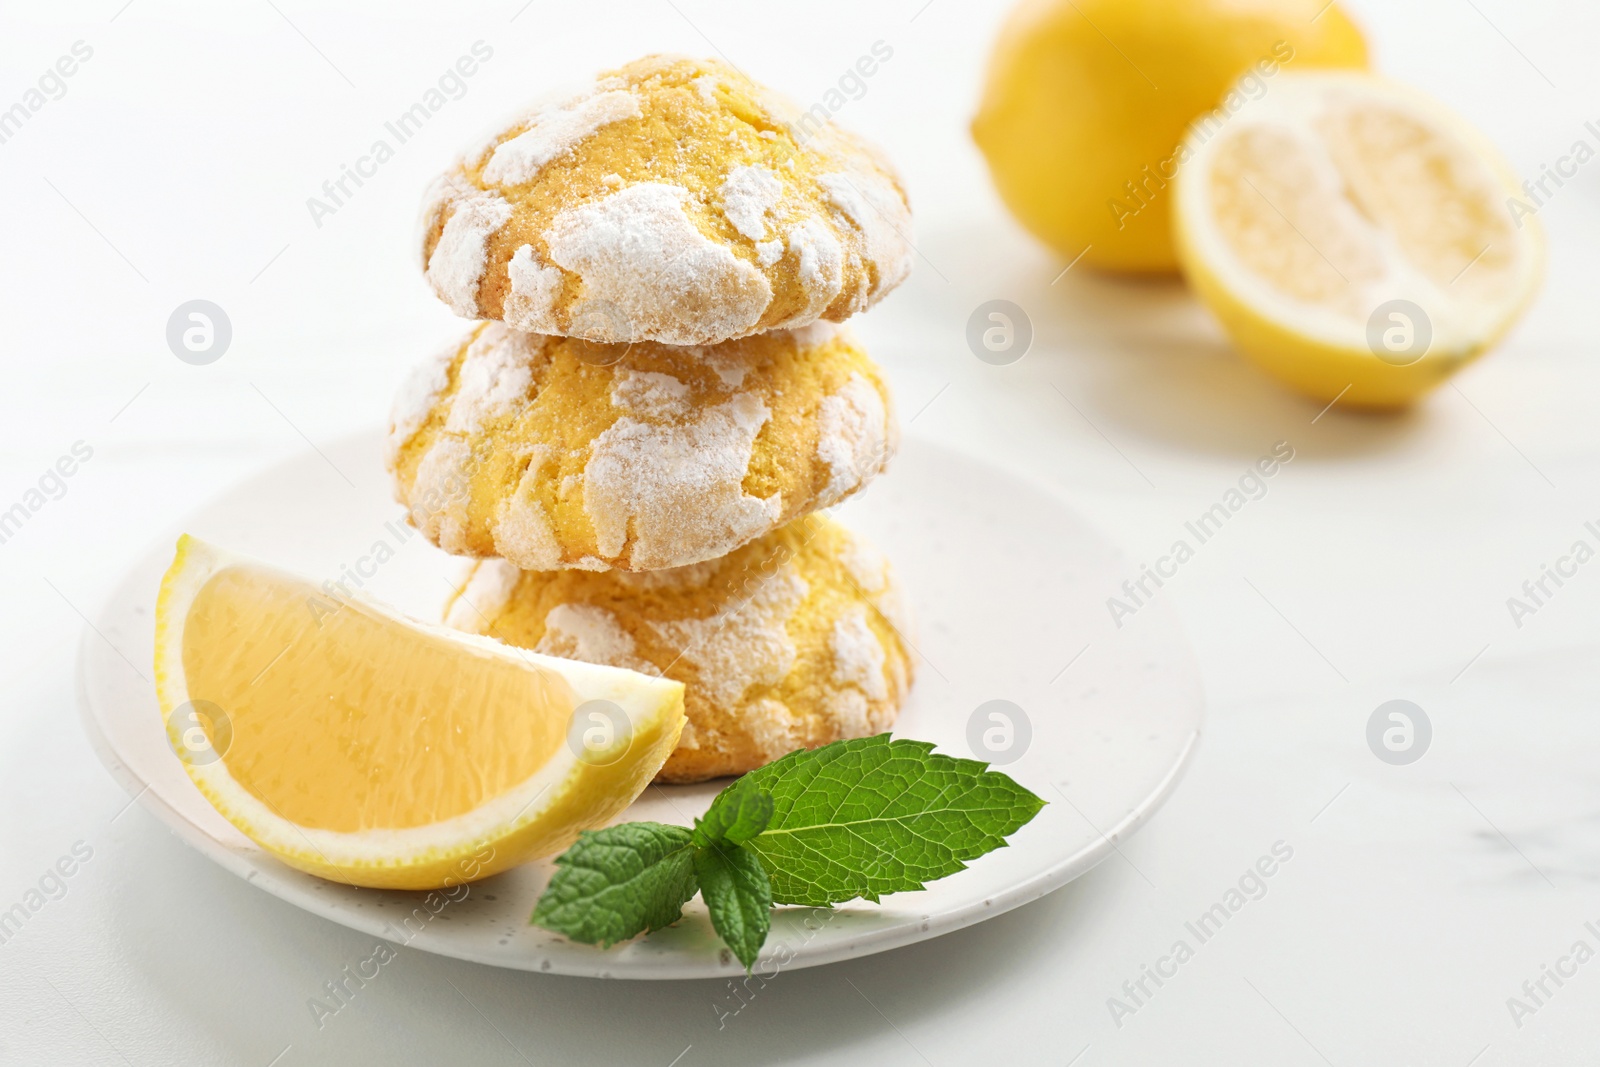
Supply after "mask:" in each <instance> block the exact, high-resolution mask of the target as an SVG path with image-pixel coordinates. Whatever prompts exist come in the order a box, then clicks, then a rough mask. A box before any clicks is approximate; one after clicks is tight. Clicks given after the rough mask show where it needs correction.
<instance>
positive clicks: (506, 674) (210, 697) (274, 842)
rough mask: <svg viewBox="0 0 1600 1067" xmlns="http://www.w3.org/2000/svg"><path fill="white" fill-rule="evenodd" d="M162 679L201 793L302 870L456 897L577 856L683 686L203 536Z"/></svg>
mask: <svg viewBox="0 0 1600 1067" xmlns="http://www.w3.org/2000/svg"><path fill="white" fill-rule="evenodd" d="M155 672H156V675H155V676H156V691H157V695H158V697H159V700H160V705H161V712H162V715H163V716H164V718H165V720H166V724H167V736H168V741H169V742H170V743H171V745H172V747H173V751H174V752H176V753H177V754H178V757H179V759H180V760H181V761H182V762H183V765H184V768H185V769H186V770H187V771H188V773H189V776H190V777H191V778H192V779H193V780H194V783H195V785H196V786H198V787H199V789H200V791H201V792H202V793H203V794H205V797H206V799H207V800H209V801H210V802H211V803H212V805H213V806H215V807H216V809H217V810H218V811H219V812H221V813H222V815H223V816H225V817H226V818H227V819H228V821H229V822H231V823H233V825H234V826H236V827H238V828H239V830H240V831H242V832H243V833H244V834H245V835H246V836H247V837H249V838H250V839H251V840H252V841H255V842H256V843H257V844H259V845H260V846H261V847H262V848H264V849H266V850H267V851H269V852H271V853H272V854H273V855H275V856H277V857H278V858H279V859H281V860H283V861H284V862H285V863H287V864H289V865H290V866H293V867H296V868H299V869H300V870H303V871H309V872H310V873H312V874H315V875H319V876H321V877H323V878H328V879H332V880H334V881H338V882H345V883H349V884H353V885H361V886H377V887H384V888H397V889H436V888H441V887H448V886H452V885H455V884H458V883H462V882H468V881H472V880H474V879H477V878H483V877H486V876H488V875H490V874H494V873H496V872H498V871H502V870H505V869H506V868H508V867H511V866H514V865H516V864H519V863H523V862H526V861H527V860H530V859H534V858H537V857H540V856H547V855H550V854H552V853H556V852H559V851H561V850H562V849H564V848H566V847H567V846H568V845H569V844H571V843H572V842H573V841H574V840H576V838H577V836H578V832H579V831H580V830H585V829H591V828H594V827H597V826H601V825H604V824H605V823H607V822H608V821H610V820H611V819H613V818H615V817H616V816H617V815H618V814H620V813H621V812H622V810H623V809H624V808H626V807H627V806H628V805H629V804H630V803H632V801H633V799H634V798H635V797H637V796H638V795H639V794H640V793H641V792H642V791H643V790H644V789H645V787H646V786H647V785H649V784H650V780H651V779H652V778H653V777H654V776H655V773H656V772H657V771H658V770H659V769H660V768H661V765H662V764H663V763H664V762H666V759H667V756H668V755H669V754H670V753H671V752H672V749H673V747H674V746H675V745H676V744H677V741H678V734H679V732H680V731H681V730H682V728H683V722H684V716H683V686H682V685H680V684H679V683H677V682H672V681H668V680H667V679H664V678H652V677H648V676H646V675H642V674H638V673H636V672H634V671H628V670H622V669H620V668H615V667H604V666H598V665H594V664H587V663H579V662H575V661H571V660H565V659H555V658H552V657H548V656H541V655H537V654H535V653H532V652H527V651H524V650H520V649H514V648H511V647H509V646H507V645H504V644H501V643H500V642H498V641H495V640H493V639H491V638H486V637H477V636H472V635H467V634H462V633H458V632H456V631H453V630H447V629H444V628H443V627H439V626H433V625H430V624H427V623H423V622H418V621H416V620H413V619H410V618H407V617H405V616H403V615H401V614H399V613H397V612H395V611H394V610H392V609H390V608H388V607H385V606H383V605H381V604H378V603H376V602H374V601H371V600H367V599H363V598H360V597H345V596H343V595H341V596H339V597H337V598H332V597H329V596H328V595H327V594H325V593H324V592H323V591H322V590H321V589H319V588H318V586H317V585H316V584H315V583H313V582H311V581H308V580H306V579H304V578H299V577H295V576H293V575H289V574H285V573H282V572H279V571H277V570H274V569H272V568H270V567H267V566H265V565H263V564H259V563H256V562H254V561H252V560H248V559H244V558H241V557H237V556H233V555H231V554H228V553H225V552H223V551H220V550H218V549H217V548H214V547H213V546H211V545H208V544H206V543H205V542H202V541H199V540H196V539H195V538H192V537H188V536H185V537H183V538H181V539H180V540H179V542H178V549H177V556H176V558H175V559H174V560H173V561H172V566H171V567H170V568H169V569H168V571H167V574H166V577H165V578H164V579H163V581H162V583H161V593H160V598H159V600H158V601H157V604H156V648H155Z"/></svg>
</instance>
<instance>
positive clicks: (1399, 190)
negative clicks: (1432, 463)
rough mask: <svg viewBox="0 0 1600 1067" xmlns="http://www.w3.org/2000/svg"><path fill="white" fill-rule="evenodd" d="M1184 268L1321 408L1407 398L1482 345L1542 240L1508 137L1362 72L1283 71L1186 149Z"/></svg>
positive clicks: (1517, 302) (1517, 299)
mask: <svg viewBox="0 0 1600 1067" xmlns="http://www.w3.org/2000/svg"><path fill="white" fill-rule="evenodd" d="M1177 186H1178V188H1177V197H1176V237H1177V242H1178V248H1179V255H1180V258H1181V260H1182V262H1183V267H1184V272H1185V274H1186V275H1187V276H1188V278H1189V280H1190V282H1191V283H1192V284H1193V285H1194V287H1195V289H1196V291H1197V292H1198V293H1199V294H1200V296H1201V298H1202V299H1203V300H1205V302H1206V303H1207V304H1208V305H1209V306H1210V308H1211V309H1212V311H1213V312H1215V313H1216V315H1217V317H1218V318H1219V319H1220V320H1221V322H1222V324H1223V327H1224V328H1225V329H1226V330H1227V331H1228V333H1229V335H1230V336H1231V338H1232V339H1233V341H1234V343H1235V344H1236V345H1237V346H1238V347H1239V349H1240V350H1241V351H1243V352H1244V353H1245V354H1246V355H1247V356H1249V357H1251V358H1252V359H1254V360H1255V361H1256V362H1257V363H1259V364H1261V365H1262V366H1263V367H1264V368H1266V369H1267V370H1268V371H1269V372H1271V373H1272V374H1274V375H1275V376H1277V377H1278V378H1280V379H1282V380H1283V381H1285V382H1287V383H1288V384H1290V385H1291V386H1293V387H1295V388H1297V389H1299V390H1301V391H1302V392H1305V393H1307V394H1309V395H1311V396H1313V397H1316V398H1317V399H1320V400H1325V401H1331V400H1333V399H1334V398H1335V397H1336V396H1339V397H1342V398H1343V401H1344V402H1345V403H1350V404H1359V405H1369V406H1394V405H1400V404H1405V403H1408V402H1410V401H1412V400H1414V399H1416V398H1417V397H1418V396H1421V395H1422V394H1424V393H1426V392H1427V391H1428V390H1430V389H1432V388H1433V387H1435V386H1437V385H1439V384H1440V383H1441V382H1443V381H1444V380H1445V379H1446V378H1447V377H1448V376H1449V375H1450V374H1452V373H1453V372H1454V371H1456V370H1457V369H1459V368H1460V367H1461V366H1463V365H1464V364H1465V363H1467V362H1468V361H1469V360H1471V359H1472V358H1474V357H1476V356H1477V355H1479V354H1480V353H1482V352H1483V351H1485V350H1486V349H1487V348H1488V347H1489V346H1490V345H1491V344H1493V343H1494V341H1496V340H1497V339H1498V338H1499V337H1500V336H1501V335H1502V334H1503V333H1504V332H1505V331H1506V330H1507V329H1508V328H1509V327H1510V326H1511V324H1512V323H1513V322H1514V321H1515V320H1516V318H1517V316H1518V315H1520V314H1521V312H1522V311H1523V309H1524V308H1525V307H1526V306H1527V304H1528V302H1529V301H1530V300H1531V298H1532V296H1533V293H1534V291H1535V290H1536V289H1537V287H1538V283H1539V278H1540V275H1541V272H1542V267H1543V240H1542V237H1541V235H1540V232H1539V229H1538V227H1537V224H1536V221H1535V220H1533V219H1532V218H1527V217H1522V216H1521V215H1520V214H1519V213H1517V212H1515V211H1514V210H1513V209H1512V204H1513V198H1517V197H1520V196H1521V195H1522V194H1521V191H1520V189H1519V188H1518V187H1517V184H1516V180H1515V178H1514V177H1513V176H1512V172H1511V169H1510V168H1509V166H1507V165H1506V164H1505V162H1504V161H1503V160H1502V159H1501V158H1500V156H1499V154H1498V153H1497V152H1496V151H1495V149H1494V148H1493V146H1491V145H1490V144H1488V142H1487V141H1485V140H1484V138H1483V137H1482V136H1481V135H1480V134H1478V133H1477V131H1475V130H1474V129H1472V128H1471V127H1470V126H1469V125H1467V124H1466V123H1465V122H1464V121H1463V120H1462V119H1460V118H1459V117H1457V116H1455V115H1454V114H1453V113H1451V112H1450V111H1448V110H1447V109H1445V108H1444V107H1443V106H1442V105H1440V104H1438V103H1436V102H1435V101H1433V100H1431V99H1429V98H1427V97H1425V96H1423V95H1421V94H1420V93H1417V92H1415V91H1414V90H1411V89H1408V88H1405V87H1403V86H1400V85H1397V84H1395V83H1393V82H1390V81H1387V80H1385V79H1383V78H1380V77H1377V76H1375V75H1371V74H1365V73H1361V72H1354V71H1350V72H1320V73H1292V72H1288V71H1286V72H1284V73H1282V74H1281V75H1280V76H1279V77H1278V78H1277V79H1276V80H1274V81H1273V83H1272V84H1271V85H1270V86H1269V87H1268V89H1267V91H1266V92H1265V93H1263V94H1261V95H1260V96H1259V97H1258V98H1257V99H1255V100H1252V101H1250V102H1248V103H1246V104H1244V105H1243V106H1242V107H1240V108H1238V109H1237V110H1236V111H1235V112H1233V113H1231V114H1230V113H1228V112H1222V111H1219V112H1215V113H1213V114H1211V115H1208V116H1206V117H1204V118H1202V119H1200V120H1198V121H1197V122H1196V123H1195V124H1194V125H1193V126H1192V127H1191V128H1190V131H1189V134H1188V136H1187V138H1186V139H1185V142H1184V156H1183V168H1182V170H1181V171H1180V172H1179V177H1178V182H1177Z"/></svg>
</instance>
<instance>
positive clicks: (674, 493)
mask: <svg viewBox="0 0 1600 1067" xmlns="http://www.w3.org/2000/svg"><path fill="white" fill-rule="evenodd" d="M897 440H898V428H897V427H896V425H895V421H894V416H893V412H892V409H891V407H890V403H889V392H888V387H887V386H886V385H885V384H884V382H883V379H882V377H881V375H880V374H879V372H878V368H877V367H876V366H875V365H874V364H873V362H872V361H871V360H870V359H869V358H868V357H867V354H866V353H865V352H864V351H863V350H862V348H861V347H860V345H859V344H858V343H857V342H856V340H855V338H854V337H853V335H852V334H851V333H850V332H849V331H848V330H846V329H842V328H839V327H836V326H833V325H831V324H826V323H818V324H815V325H812V326H809V327H805V328H803V329H799V330H776V331H773V332H771V333H764V334H757V335H755V336H752V337H746V338H741V339H739V340H735V341H727V342H724V343H722V344H719V345H712V346H706V347H674V346H669V345H662V344H656V343H653V342H641V343H637V344H633V345H624V344H616V345H605V344H597V343H594V342H589V341H583V340H579V339H577V338H569V337H551V336H546V335H543V334H532V333H520V332H518V331H515V330H511V329H508V328H507V327H506V326H505V325H504V324H503V323H499V322H489V323H482V324H480V325H479V326H477V327H476V328H475V329H474V330H473V331H472V333H471V334H470V335H468V337H467V338H466V339H465V340H464V341H463V342H461V343H460V344H458V345H453V346H451V347H450V348H448V349H446V350H445V351H443V352H441V353H439V354H438V355H437V356H435V357H434V358H432V359H430V360H428V361H426V362H425V363H423V364H422V365H420V366H419V367H417V369H416V370H415V371H414V372H413V373H412V376H411V378H410V380H409V381H408V383H407V384H406V386H405V388H404V389H403V390H402V392H401V395H400V396H399V398H398V399H397V401H396V403H395V409H394V414H393V417H392V420H391V427H390V433H389V444H388V456H387V461H388V466H389V470H390V471H391V472H392V473H393V475H394V478H395V494H396V498H397V499H398V500H399V501H400V502H401V503H402V504H404V505H405V506H406V507H407V509H408V516H407V517H408V519H409V520H410V522H411V523H412V525H414V526H416V527H417V528H418V529H419V530H421V531H422V532H423V533H424V534H425V535H426V536H427V537H428V539H429V540H430V541H432V542H433V543H434V544H436V545H438V546H439V547H440V548H442V549H444V550H445V551H447V552H451V553H454V554H456V555H463V556H479V557H489V556H500V557H502V558H504V559H506V560H509V561H510V562H511V563H513V564H515V565H516V566H518V567H520V568H522V569H523V570H556V569H559V568H577V569H582V570H608V569H618V570H629V571H643V570H657V569H660V568H664V567H681V566H684V565H686V564H690V563H699V562H701V561H703V560H708V559H714V558H716V557H718V556H721V555H724V554H726V553H728V552H731V551H732V550H733V549H735V548H738V547H739V546H740V545H742V544H745V543H746V542H748V541H751V540H753V539H754V538H756V537H759V536H761V535H762V534H764V533H766V532H767V531H769V530H772V529H774V528H776V527H778V526H781V525H783V524H784V523H786V522H789V521H791V520H793V519H796V518H799V517H800V516H802V515H806V514H809V513H810V512H812V511H815V510H817V509H818V508H824V507H829V506H831V505H833V504H835V503H838V502H839V501H841V500H843V499H844V498H845V497H847V496H849V495H850V494H852V493H854V492H855V491H856V490H858V489H860V488H861V487H862V486H863V485H865V484H866V483H867V482H868V481H870V480H871V479H872V478H873V477H874V476H876V475H877V474H878V472H879V471H881V470H882V469H883V468H884V467H885V466H886V465H887V463H888V460H889V458H890V456H891V455H892V454H893V451H894V447H895V444H896V443H897Z"/></svg>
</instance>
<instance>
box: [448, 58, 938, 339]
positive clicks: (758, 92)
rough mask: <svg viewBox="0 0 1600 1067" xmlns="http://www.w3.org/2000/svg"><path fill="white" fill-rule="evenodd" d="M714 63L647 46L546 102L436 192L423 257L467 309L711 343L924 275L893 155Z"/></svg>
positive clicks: (590, 333)
mask: <svg viewBox="0 0 1600 1067" xmlns="http://www.w3.org/2000/svg"><path fill="white" fill-rule="evenodd" d="M800 118H801V112H800V111H799V109H798V108H796V107H795V106H794V105H793V104H792V103H790V102H788V101H786V100H784V99H783V98H782V97H780V96H778V95H777V94H775V93H773V92H771V91H770V90H768V89H765V88H763V87H762V86H760V85H757V84H755V83H754V82H752V81H750V80H749V79H748V78H746V77H745V76H744V75H742V74H740V73H739V72H738V71H737V70H734V69H733V68H732V67H729V66H727V65H726V64H724V63H719V62H716V61H714V60H694V59H685V58H683V57H679V56H647V57H645V58H644V59H640V60H637V61H635V62H633V63H630V64H628V65H627V66H625V67H621V68H619V69H617V70H615V71H612V72H610V73H608V74H605V75H603V76H601V77H600V79H599V80H598V81H596V82H595V84H594V86H593V88H591V89H589V90H588V91H587V92H585V93H582V94H580V95H578V96H575V97H569V98H566V99H563V100H560V101H557V102H554V103H549V104H546V105H544V106H542V107H538V108H536V109H534V110H533V111H532V112H530V113H529V114H526V115H524V116H523V117H522V118H521V119H519V120H518V121H516V122H514V123H513V124H512V125H511V126H509V127H508V128H507V129H505V130H503V131H501V132H500V133H498V134H496V135H495V136H494V137H492V138H491V139H490V140H489V141H488V142H486V143H485V144H483V145H481V146H480V147H478V148H477V149H475V150H473V151H471V152H469V153H467V155H466V156H465V157H464V158H463V159H462V160H461V162H460V163H458V164H457V165H456V166H455V167H454V168H452V169H451V170H450V171H449V172H447V173H446V174H444V175H442V176H441V177H440V178H439V179H437V180H436V181H435V182H434V184H433V186H432V187H431V188H430V189H429V192H428V196H427V200H426V201H425V203H424V205H423V214H422V258H423V264H424V268H425V270H426V274H427V278H428V282H429V284H431V285H432V287H433V290H434V292H435V293H437V294H438V295H439V298H440V299H441V300H443V301H444V302H445V303H446V304H448V305H449V306H450V308H451V309H452V310H454V311H455V312H456V313H457V314H458V315H461V316H464V317H465V318H469V319H478V318H489V319H502V320H504V321H505V322H506V324H507V325H509V326H512V327H514V328H516V329H519V330H526V331H530V332H535V333H545V334H558V335H562V336H568V337H580V338H584V339H585V340H590V341H602V342H617V341H659V342H661V343H663V344H674V345H699V344H715V343H717V342H720V341H725V340H729V339H730V338H735V337H744V336H747V335H749V334H753V333H759V332H761V331H764V330H771V329H775V328H778V327H797V326H804V325H807V324H809V323H812V322H815V321H816V320H818V319H828V320H831V321H833V322H842V321H844V320H845V319H847V318H849V317H850V316H851V315H853V314H855V313H856V312H858V311H863V310H865V309H866V308H868V307H871V306H872V305H873V304H874V303H876V302H877V301H878V300H879V299H880V298H881V297H882V296H883V295H884V294H885V293H887V292H888V291H889V290H890V289H892V288H894V287H895V286H896V285H898V284H899V283H900V282H901V281H902V280H903V279H904V278H905V276H906V275H907V273H909V271H910V269H911V246H910V244H909V237H910V232H911V216H910V209H909V207H908V205H907V202H906V195H905V192H904V190H903V189H902V188H901V186H900V182H899V179H898V178H897V177H896V175H895V174H894V171H893V169H892V168H891V167H890V166H889V165H888V164H887V163H886V162H885V161H884V160H883V159H882V158H881V157H880V155H879V154H878V153H877V152H876V151H875V150H874V149H872V148H871V147H870V146H868V145H867V144H865V143H864V142H862V141H860V140H859V139H857V138H855V137H854V136H852V135H850V134H848V133H845V132H844V131H842V130H840V129H838V128H837V127H835V126H833V125H831V124H823V125H821V126H820V127H818V128H817V129H816V130H815V131H814V132H811V133H806V132H805V125H804V124H801V123H800V121H799V120H800Z"/></svg>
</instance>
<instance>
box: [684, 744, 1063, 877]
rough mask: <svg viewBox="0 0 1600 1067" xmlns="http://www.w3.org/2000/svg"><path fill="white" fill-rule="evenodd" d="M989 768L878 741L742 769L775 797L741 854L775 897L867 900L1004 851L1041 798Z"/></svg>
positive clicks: (917, 747)
mask: <svg viewBox="0 0 1600 1067" xmlns="http://www.w3.org/2000/svg"><path fill="white" fill-rule="evenodd" d="M988 766H989V765H988V764H986V763H980V762H978V761H977V760H969V759H955V758H953V757H951V756H941V755H938V754H937V753H935V752H934V751H933V746H932V745H931V744H928V743H927V742H926V741H908V740H899V741H892V740H890V739H889V735H888V734H879V735H878V736H877V737H864V738H861V739H860V740H857V741H844V742H839V743H837V744H832V745H824V746H822V747H821V748H817V749H812V750H811V751H809V752H807V751H800V752H791V753H789V755H787V756H784V757H783V758H782V759H780V760H777V761H776V762H774V763H769V764H767V766H765V767H762V768H760V769H759V770H754V771H751V772H750V773H749V774H747V775H745V776H744V779H741V781H744V780H746V779H748V780H750V782H751V783H752V784H753V786H754V787H756V788H759V789H761V790H763V791H765V792H767V793H770V794H771V796H772V803H773V812H772V819H771V821H770V822H768V823H767V826H766V829H765V830H763V831H762V832H761V834H760V836H759V837H756V838H755V839H754V840H752V841H751V842H750V845H749V847H750V848H751V849H753V850H755V852H756V853H757V854H758V855H759V856H760V857H761V861H762V863H763V864H764V865H765V866H766V868H767V873H768V874H769V875H771V877H772V897H773V900H774V901H776V902H777V903H779V904H809V905H812V906H813V907H818V906H822V905H826V904H838V903H841V902H843V901H846V900H853V899H854V898H856V897H864V898H866V899H867V900H871V901H876V900H877V899H878V897H879V896H880V895H881V894H884V893H901V892H905V891H907V890H912V889H921V888H922V887H923V885H924V883H927V882H931V881H933V880H935V879H937V878H943V877H945V876H947V875H951V874H955V873H956V872H957V871H960V870H964V869H965V868H966V861H967V860H972V859H976V858H977V857H979V856H981V855H983V854H984V853H986V852H992V851H994V850H995V849H997V848H1001V847H1003V846H1004V845H1005V843H1006V838H1007V837H1009V836H1010V835H1011V834H1013V833H1015V832H1016V831H1017V829H1018V828H1020V827H1021V826H1023V825H1024V824H1025V823H1027V822H1028V820H1029V819H1032V818H1033V817H1034V815H1036V814H1037V813H1038V811H1039V809H1040V808H1041V807H1043V806H1044V801H1042V800H1040V799H1039V798H1038V797H1036V796H1034V795H1033V794H1032V793H1030V792H1028V791H1027V790H1026V789H1024V788H1022V786H1020V785H1018V784H1017V783H1016V782H1014V781H1012V780H1011V779H1010V778H1008V777H1007V776H1006V775H1004V774H1001V773H1000V772H998V771H991V770H989V769H988ZM718 799H720V798H718ZM712 806H713V807H715V804H713V805H712Z"/></svg>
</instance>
